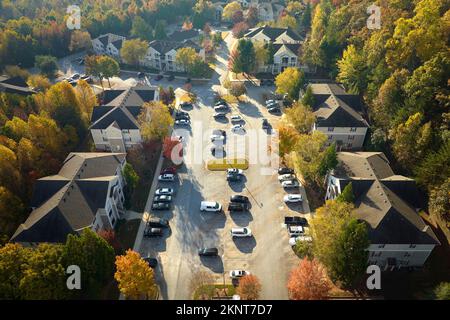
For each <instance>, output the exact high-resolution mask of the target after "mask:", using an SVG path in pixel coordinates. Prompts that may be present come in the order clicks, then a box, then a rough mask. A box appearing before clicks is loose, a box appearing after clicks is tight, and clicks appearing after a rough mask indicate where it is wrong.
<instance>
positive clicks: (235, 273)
mask: <svg viewBox="0 0 450 320" xmlns="http://www.w3.org/2000/svg"><path fill="white" fill-rule="evenodd" d="M249 274H250V272H248V271H245V270H231V271H230V278H232V279H238V278H242V277H243V276H247V275H249Z"/></svg>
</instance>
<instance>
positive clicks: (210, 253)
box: [198, 248, 219, 257]
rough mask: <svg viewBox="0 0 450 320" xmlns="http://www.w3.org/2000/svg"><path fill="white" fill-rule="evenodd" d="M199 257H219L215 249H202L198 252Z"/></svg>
mask: <svg viewBox="0 0 450 320" xmlns="http://www.w3.org/2000/svg"><path fill="white" fill-rule="evenodd" d="M198 255H199V256H206V257H216V256H218V255H219V250H217V248H202V249H199V250H198Z"/></svg>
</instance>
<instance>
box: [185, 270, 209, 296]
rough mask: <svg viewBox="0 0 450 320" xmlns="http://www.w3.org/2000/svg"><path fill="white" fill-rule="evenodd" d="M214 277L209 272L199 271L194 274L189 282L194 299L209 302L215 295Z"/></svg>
mask: <svg viewBox="0 0 450 320" xmlns="http://www.w3.org/2000/svg"><path fill="white" fill-rule="evenodd" d="M214 281H215V279H214V276H213V275H212V274H211V273H210V272H207V271H202V270H198V271H195V272H194V273H193V274H192V277H191V279H190V281H189V291H190V292H192V294H193V295H194V298H195V297H196V298H197V299H199V300H209V299H211V298H212V296H213V295H214V286H213V285H214Z"/></svg>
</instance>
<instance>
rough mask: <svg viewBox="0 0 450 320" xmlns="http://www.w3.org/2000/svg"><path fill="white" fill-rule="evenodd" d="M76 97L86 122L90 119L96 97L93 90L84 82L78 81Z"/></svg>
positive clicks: (95, 103)
mask: <svg viewBox="0 0 450 320" xmlns="http://www.w3.org/2000/svg"><path fill="white" fill-rule="evenodd" d="M75 91H76V95H77V98H78V101H79V103H80V108H81V112H82V113H83V114H84V116H85V117H86V118H87V120H88V121H90V119H91V115H92V111H93V110H94V107H95V106H96V105H97V104H98V102H97V96H96V95H95V92H94V90H92V88H91V86H90V85H89V84H88V83H87V82H86V81H85V80H79V81H78V84H77V87H76V90H75Z"/></svg>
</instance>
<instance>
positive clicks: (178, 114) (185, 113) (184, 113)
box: [175, 110, 191, 119]
mask: <svg viewBox="0 0 450 320" xmlns="http://www.w3.org/2000/svg"><path fill="white" fill-rule="evenodd" d="M175 117H186V118H188V119H190V118H191V116H190V115H189V113H187V112H186V111H181V110H177V111H176V113H175Z"/></svg>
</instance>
